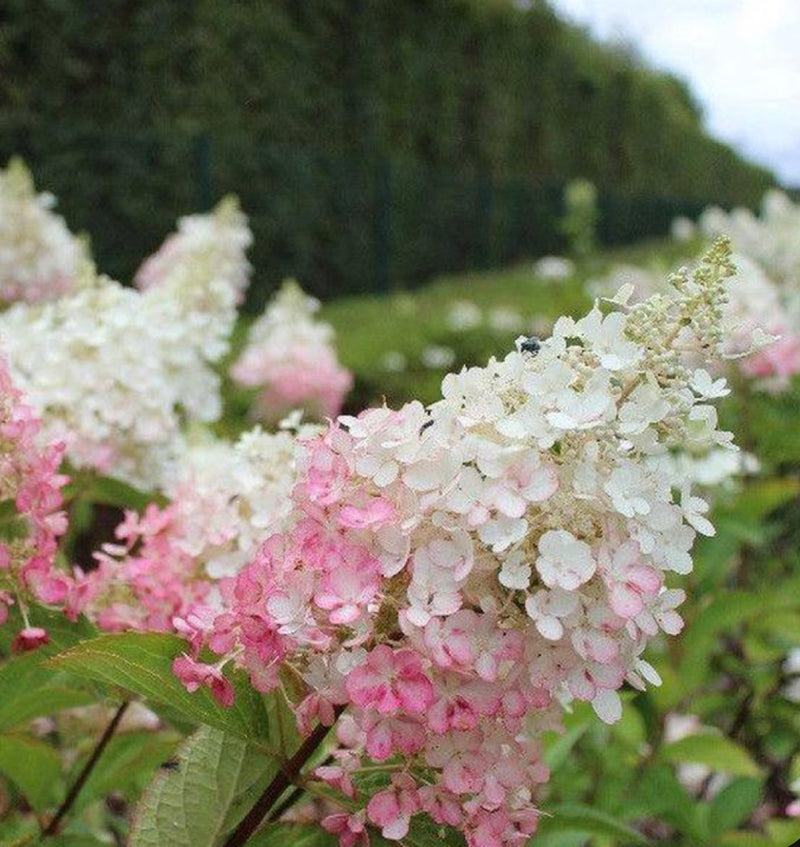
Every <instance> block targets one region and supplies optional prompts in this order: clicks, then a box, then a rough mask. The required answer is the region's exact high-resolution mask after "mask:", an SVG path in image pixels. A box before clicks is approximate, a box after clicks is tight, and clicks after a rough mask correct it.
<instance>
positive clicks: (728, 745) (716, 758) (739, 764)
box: [660, 733, 761, 777]
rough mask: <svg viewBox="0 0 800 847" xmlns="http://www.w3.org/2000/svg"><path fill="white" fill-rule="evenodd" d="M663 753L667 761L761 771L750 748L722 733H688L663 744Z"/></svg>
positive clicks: (748, 772) (735, 773)
mask: <svg viewBox="0 0 800 847" xmlns="http://www.w3.org/2000/svg"><path fill="white" fill-rule="evenodd" d="M660 756H661V758H662V759H663V761H665V762H673V763H675V762H691V763H693V764H699V765H705V766H706V767H708V768H710V769H711V770H712V771H718V772H720V773H727V774H730V775H731V776H749V777H758V776H759V775H760V774H761V770H760V768H759V767H758V765H757V764H756V763H755V762H754V761H753V760H752V759H751V758H750V754H749V753H748V752H747V750H745V749H744V747H740V746H739V745H738V744H736V743H735V742H734V741H731V740H730V739H729V738H726V737H725V736H723V735H716V734H711V733H708V734H702V735H689V736H687V737H686V738H681V740H680V741H673V742H672V743H671V744H667V745H665V746H664V747H662V748H661V751H660Z"/></svg>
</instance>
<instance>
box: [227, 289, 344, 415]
mask: <svg viewBox="0 0 800 847" xmlns="http://www.w3.org/2000/svg"><path fill="white" fill-rule="evenodd" d="M318 310H319V301H317V300H315V299H314V298H313V297H307V296H306V295H305V294H304V293H303V291H302V290H301V289H300V286H299V285H298V284H297V283H296V282H295V281H294V280H287V281H286V282H284V284H283V286H282V287H281V290H280V291H279V292H278V294H277V295H276V296H275V298H274V299H273V300H272V302H271V303H269V304H268V306H267V308H266V310H265V311H264V314H263V315H261V317H260V318H259V319H258V320H257V321H256V322H255V323H254V324H253V326H252V327H251V328H250V333H249V336H248V342H247V346H246V347H245V349H244V351H243V352H242V355H241V356H240V357H239V359H238V360H237V361H236V362H235V363H234V364H233V366H232V367H231V376H232V377H233V378H234V379H235V380H236V381H237V382H238V383H240V384H241V385H244V386H248V387H251V388H258V389H259V390H260V394H259V396H258V398H257V400H256V404H255V409H254V412H255V416H256V417H257V418H258V419H259V420H263V421H266V422H274V421H277V420H280V419H281V418H282V417H283V416H284V415H285V414H286V413H287V412H289V411H290V410H292V409H296V408H302V409H304V410H305V411H306V412H308V413H309V414H310V415H312V416H313V417H316V418H325V417H332V416H335V415H337V414H338V413H339V412H340V411H341V408H342V403H343V402H344V398H345V396H346V395H347V392H348V391H350V389H351V388H352V386H353V377H352V374H351V373H350V372H349V371H348V370H347V369H346V368H344V367H342V365H341V364H340V363H339V360H338V358H337V356H336V351H335V349H334V347H333V343H332V342H333V329H332V328H331V326H330V325H329V324H326V323H323V322H322V321H319V320H316V319H315V314H316V312H317V311H318Z"/></svg>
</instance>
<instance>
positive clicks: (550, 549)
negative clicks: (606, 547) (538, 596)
mask: <svg viewBox="0 0 800 847" xmlns="http://www.w3.org/2000/svg"><path fill="white" fill-rule="evenodd" d="M538 548H539V557H538V558H537V559H536V570H537V571H538V572H539V576H541V578H542V581H543V582H544V584H545V585H547V586H548V587H549V588H553V587H555V586H558V587H559V588H563V589H564V590H565V591H574V590H575V589H576V588H578V586H580V585H583V583H585V582H588V581H589V580H590V579H591V578H592V576H593V575H594V572H595V570H596V569H597V562H596V561H595V559H594V556H592V548H591V547H590V546H589V545H588V544H587V543H586V542H585V541H581V540H579V539H577V538H576V537H575V536H574V535H573V534H572V533H571V532H568V531H567V530H565V529H551V530H549V531H548V532H546V533H545V534H544V535H543V536H542V537H541V538H540V539H539V545H538Z"/></svg>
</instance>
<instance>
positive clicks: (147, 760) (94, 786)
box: [73, 732, 180, 814]
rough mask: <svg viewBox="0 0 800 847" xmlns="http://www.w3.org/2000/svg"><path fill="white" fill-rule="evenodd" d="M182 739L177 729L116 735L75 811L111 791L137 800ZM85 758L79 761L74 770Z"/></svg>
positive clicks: (87, 782)
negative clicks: (175, 730)
mask: <svg viewBox="0 0 800 847" xmlns="http://www.w3.org/2000/svg"><path fill="white" fill-rule="evenodd" d="M179 741H180V738H179V736H178V735H177V734H176V733H174V732H161V733H154V732H126V733H123V734H121V735H115V736H114V737H113V738H112V739H111V741H110V742H109V744H108V746H107V747H106V749H105V750H104V751H103V755H102V756H101V757H100V760H99V761H98V762H97V764H96V765H95V766H94V768H93V769H92V772H91V774H90V776H89V778H88V779H87V780H86V783H85V784H84V786H83V788H82V789H81V792H80V794H79V795H78V797H77V799H76V800H75V803H74V805H73V813H75V814H77V813H78V812H79V811H80V810H81V809H83V808H85V807H86V806H88V805H89V804H91V803H93V802H94V801H96V800H99V799H103V798H105V797H107V796H108V795H109V794H111V792H112V791H113V792H115V793H118V794H122V795H124V796H125V797H126V798H128V799H129V800H130V799H137V798H138V796H139V795H140V794H141V792H142V790H143V789H144V788H145V786H146V785H147V784H148V783H150V782H151V780H152V779H153V775H154V774H155V773H156V772H157V771H158V768H159V766H161V765H162V764H163V763H164V762H166V761H168V760H169V759H170V757H171V756H172V755H173V753H174V752H175V748H176V747H177V746H178V743H179ZM84 761H85V759H81V760H79V761H78V762H77V763H76V767H75V768H74V771H75V772H76V773H77V772H78V770H79V769H80V768H81V767H82V766H83V764H84Z"/></svg>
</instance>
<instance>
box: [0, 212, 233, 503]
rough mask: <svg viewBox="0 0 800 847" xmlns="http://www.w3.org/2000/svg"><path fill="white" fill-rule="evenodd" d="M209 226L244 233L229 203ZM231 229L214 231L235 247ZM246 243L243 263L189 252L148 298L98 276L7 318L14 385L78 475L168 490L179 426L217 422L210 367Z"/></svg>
mask: <svg viewBox="0 0 800 847" xmlns="http://www.w3.org/2000/svg"><path fill="white" fill-rule="evenodd" d="M211 217H212V218H214V219H217V218H223V219H227V218H228V217H232V218H233V219H234V222H235V226H236V227H243V226H244V227H245V229H246V226H245V224H244V223H243V216H241V213H239V212H238V211H237V210H236V208H235V207H234V206H232V205H231V204H230V203H227V204H226V203H223V204H221V205H220V207H219V208H218V209H217V210H216V211H215V213H214V214H213V215H212V216H211ZM232 227H233V224H231V227H228V228H226V227H224V226H222V225H220V226H218V227H216V228H215V227H213V226H209V227H208V228H207V229H208V232H209V233H210V235H212V236H213V235H215V234H216V233H222V235H224V236H225V237H228V235H229V229H230V228H232ZM237 231H238V230H237ZM247 243H249V241H248V240H247V239H245V238H244V237H241V235H240V237H239V238H238V239H236V245H237V249H239V251H240V252H239V255H238V262H232V261H231V253H232V251H231V250H230V249H229V245H228V246H221V247H220V249H216V248H215V245H214V244H213V243H211V244H207V245H206V246H205V247H204V248H203V249H200V248H198V250H197V251H196V252H195V253H190V252H189V251H188V250H184V251H181V252H180V257H181V258H182V260H183V261H181V262H178V261H177V260H176V261H175V262H174V263H173V264H172V265H171V267H170V273H169V274H168V275H167V276H166V277H165V278H164V279H163V280H162V281H161V283H160V284H159V285H153V287H152V288H149V289H148V290H147V291H144V292H140V291H137V290H136V289H133V288H126V287H123V286H121V285H119V284H118V283H116V282H114V281H113V280H110V279H108V278H105V277H96V276H93V277H92V278H91V281H90V282H87V284H86V285H84V286H83V287H82V288H80V289H79V290H77V291H75V292H73V293H72V294H70V295H68V296H65V297H63V298H61V299H59V300H55V301H52V302H47V303H43V304H39V305H28V304H24V303H18V304H15V305H14V306H12V307H11V308H10V309H9V310H8V311H6V312H5V313H4V314H2V315H0V334H2V336H3V339H4V341H5V344H6V348H7V350H8V355H9V361H10V363H11V367H12V371H13V373H14V375H15V378H16V379H17V380H18V382H19V384H20V385H21V386H22V388H23V389H24V390H25V392H26V394H27V396H28V397H29V399H30V402H31V404H32V405H33V406H34V408H35V409H36V411H37V413H38V414H39V415H40V416H41V418H42V421H43V424H42V426H43V431H44V433H45V435H46V437H47V438H48V439H49V440H63V441H64V442H65V444H66V449H67V456H68V458H69V459H70V461H71V462H72V463H73V465H75V466H76V467H88V468H93V469H96V470H99V471H101V472H102V473H106V474H109V475H112V476H116V477H119V478H121V479H124V480H126V481H128V482H131V483H132V484H134V485H137V486H139V487H141V488H145V489H151V488H161V487H163V479H164V476H165V474H168V473H169V469H170V468H171V467H172V466H173V464H174V461H175V455H176V452H177V451H178V450H179V448H180V440H181V435H180V432H181V424H182V422H183V421H184V420H185V419H189V420H200V421H212V420H215V419H216V418H218V416H219V414H220V412H221V400H220V379H219V376H218V374H217V373H216V371H215V370H214V369H213V367H212V366H213V365H214V363H215V362H217V361H218V360H219V359H220V358H221V357H222V356H223V355H224V353H225V352H226V351H227V348H228V336H229V335H230V332H231V330H232V328H233V324H234V322H235V319H236V305H235V304H236V299H237V297H238V295H239V293H240V290H241V277H242V273H243V269H246V268H248V265H247V261H246V258H245V256H244V252H243V250H244V247H245V246H246V244H247Z"/></svg>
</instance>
